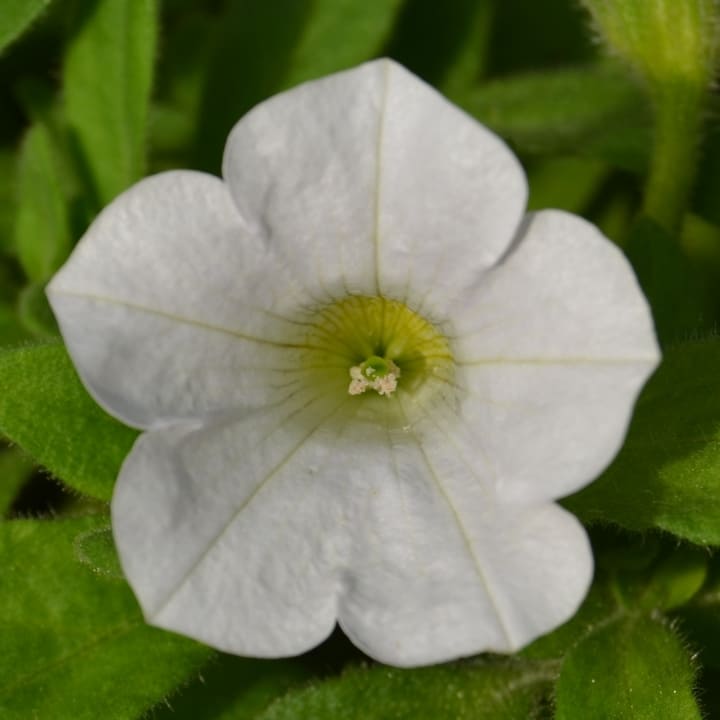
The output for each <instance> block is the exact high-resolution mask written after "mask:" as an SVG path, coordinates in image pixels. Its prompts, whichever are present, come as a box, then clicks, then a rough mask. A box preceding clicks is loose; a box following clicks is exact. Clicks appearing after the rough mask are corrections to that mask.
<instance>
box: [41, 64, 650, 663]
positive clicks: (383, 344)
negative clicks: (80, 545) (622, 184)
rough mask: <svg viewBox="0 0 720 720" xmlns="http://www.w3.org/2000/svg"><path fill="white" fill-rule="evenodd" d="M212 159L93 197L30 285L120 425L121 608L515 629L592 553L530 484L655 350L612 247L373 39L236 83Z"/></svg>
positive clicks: (356, 627)
mask: <svg viewBox="0 0 720 720" xmlns="http://www.w3.org/2000/svg"><path fill="white" fill-rule="evenodd" d="M223 177H224V179H223V180H221V179H218V178H216V177H213V176H211V175H207V174H204V173H199V172H191V171H171V172H165V173H162V174H159V175H156V176H154V177H150V178H147V179H145V180H143V181H142V182H139V183H138V184H137V185H135V186H134V187H132V188H130V189H129V190H128V191H127V192H125V193H124V194H122V195H121V196H120V197H118V198H117V199H116V200H115V201H114V202H113V203H112V204H111V205H110V206H109V207H107V208H106V209H105V210H104V211H103V212H102V213H101V214H100V216H99V217H98V218H97V219H96V221H95V222H94V223H93V225H92V226H91V227H90V229H89V230H88V231H87V234H86V235H85V237H84V238H83V239H82V240H81V242H80V243H79V245H78V247H77V249H76V250H75V252H74V253H73V255H72V257H71V258H70V260H69V261H68V262H67V264H66V265H65V266H64V267H63V268H62V269H61V270H60V272H59V273H58V274H57V276H56V277H55V278H54V279H53V281H52V283H51V284H50V286H49V289H48V294H49V298H50V301H51V303H52V307H53V309H54V311H55V313H56V315H57V317H58V320H59V323H60V326H61V329H62V333H63V336H64V338H65V340H66V343H67V346H68V348H69V351H70V353H71V355H72V357H73V359H74V361H75V363H76V365H77V368H78V371H79V374H80V376H81V377H82V379H83V381H84V383H85V384H86V386H87V388H88V390H89V391H90V393H91V394H92V395H93V396H94V397H95V398H96V400H97V401H98V402H99V403H100V404H101V405H102V406H103V407H105V408H106V409H107V410H108V411H109V412H110V413H112V414H113V415H115V416H116V417H118V418H120V419H121V420H123V421H124V422H126V423H128V424H129V425H132V426H134V427H137V428H141V429H142V430H144V431H145V432H144V433H143V434H142V435H141V436H140V437H139V439H138V441H137V442H136V444H135V446H134V448H133V450H132V452H131V453H130V455H129V456H128V457H127V459H126V460H125V463H124V464H123V467H122V470H121V472H120V476H119V478H118V481H117V486H116V490H115V495H114V498H113V502H112V522H113V530H114V535H115V540H116V543H117V546H118V550H119V553H120V558H121V561H122V565H123V568H124V571H125V573H126V576H127V578H128V580H129V582H130V584H131V586H132V587H133V589H134V591H135V593H136V595H137V597H138V599H139V602H140V604H141V606H142V608H143V611H144V613H145V617H146V618H147V621H148V622H150V623H152V624H154V625H157V626H160V627H163V628H167V629H170V630H174V631H177V632H180V633H183V634H186V635H189V636H191V637H194V638H197V639H199V640H201V641H203V642H205V643H208V644H210V645H213V646H215V647H217V648H219V649H222V650H225V651H229V652H233V653H238V654H242V655H252V656H260V657H278V656H285V655H292V654H296V653H301V652H303V651H305V650H307V649H309V648H311V647H313V646H314V645H316V644H317V643H319V642H321V641H322V640H323V639H324V638H325V637H326V636H327V635H328V634H329V633H330V632H331V631H332V630H333V628H334V627H335V624H336V623H338V624H339V625H340V626H341V627H342V629H343V630H344V632H345V633H346V634H347V635H348V636H349V637H350V639H351V640H352V641H353V642H354V643H355V644H356V645H357V646H358V647H360V648H361V649H363V650H364V651H365V652H366V653H368V654H369V655H371V656H372V657H374V658H377V659H379V660H381V661H384V662H387V663H392V664H395V665H400V666H411V665H421V664H427V663H434V662H439V661H444V660H448V659H451V658H457V657H461V656H465V655H469V654H474V653H477V652H480V651H483V650H492V651H500V652H506V651H513V650H515V649H517V648H520V647H521V646H523V645H525V644H526V643H528V642H529V641H530V640H532V639H533V638H535V637H536V636H538V635H540V634H542V633H545V632H547V631H549V630H550V629H552V628H553V627H555V626H557V625H558V624H560V623H562V622H563V621H565V620H566V619H567V618H569V617H570V616H571V615H572V614H573V613H574V612H575V610H576V609H577V607H578V605H579V604H580V602H581V601H582V599H583V597H584V595H585V593H586V590H587V588H588V585H589V583H590V580H591V576H592V567H593V563H592V554H591V551H590V548H589V543H588V540H587V536H586V534H585V531H584V530H583V528H582V526H581V525H580V523H579V522H578V521H577V520H576V519H575V518H574V517H573V516H572V515H570V514H569V513H568V512H566V511H565V510H563V509H562V508H560V507H559V506H558V505H556V504H555V503H554V502H553V500H555V499H557V498H559V497H562V496H564V495H567V494H568V493H571V492H572V491H574V490H576V489H578V488H580V487H581V486H583V485H585V484H586V483H588V482H590V481H591V480H592V479H593V478H594V477H595V476H597V474H598V473H599V472H600V471H601V470H602V469H603V468H604V467H605V466H606V465H607V463H608V462H609V461H610V460H611V459H612V457H613V455H614V454H615V453H616V452H617V450H618V448H619V446H620V444H621V442H622V439H623V436H624V433H625V430H626V427H627V424H628V421H629V417H630V414H631V411H632V406H633V403H634V401H635V398H636V396H637V394H638V392H639V390H640V388H641V386H642V384H643V383H644V381H645V380H646V379H647V377H648V376H649V374H650V373H651V372H652V371H653V369H654V368H655V366H656V364H657V362H658V357H659V355H658V349H657V344H656V341H655V337H654V332H653V327H652V321H651V319H650V314H649V311H648V306H647V304H646V301H645V299H644V298H643V296H642V294H641V292H640V291H639V289H638V285H637V282H636V280H635V277H634V275H633V273H632V271H631V269H630V267H629V265H628V263H627V262H626V260H625V259H624V257H623V255H622V254H621V252H620V251H619V250H618V249H617V248H616V247H615V246H613V245H612V244H611V243H610V242H609V241H608V240H607V239H605V238H604V237H603V236H602V235H601V234H600V232H599V231H598V230H597V229H596V228H595V227H593V226H592V225H590V224H589V223H587V222H586V221H584V220H582V219H581V218H579V217H575V216H573V215H570V214H567V213H564V212H560V211H555V210H548V211H544V212H539V213H534V214H529V215H525V214H524V210H525V203H526V196H527V186H526V180H525V176H524V173H523V171H522V168H521V166H520V165H519V163H518V161H517V160H516V159H515V157H514V156H513V154H512V153H511V152H510V151H509V150H508V148H507V147H506V146H505V145H504V144H503V142H502V141H501V140H500V139H498V138H497V137H496V136H495V135H494V134H492V133H491V132H490V131H488V130H487V129H486V128H484V127H483V126H481V125H479V124H478V123H477V122H475V121H474V120H473V119H471V118H470V117H468V116H467V115H465V114H464V113H463V112H461V111H460V110H458V109H457V108H455V107H454V106H452V105H451V104H450V103H448V102H447V101H446V100H445V99H443V98H442V97H441V96H440V95H439V94H438V93H437V92H436V91H435V90H433V89H432V88H430V87H429V86H428V85H426V84H425V83H424V82H422V81H421V80H419V79H418V78H416V77H415V76H413V75H412V74H410V73H409V72H408V71H406V70H405V69H403V68H402V67H400V66H398V65H397V64H395V63H393V62H391V61H388V60H381V61H376V62H371V63H368V64H365V65H362V66H360V67H358V68H356V69H353V70H350V71H347V72H343V73H339V74H337V75H333V76H330V77H326V78H324V79H321V80H318V81H315V82H310V83H307V84H305V85H302V86H300V87H297V88H295V89H293V90H291V91H289V92H286V93H283V94H281V95H278V96H276V97H274V98H271V99H270V100H268V101H266V102H264V103H262V104H261V105H259V106H257V107H256V108H255V109H253V110H252V111H251V112H249V113H248V114H247V115H246V116H245V117H244V118H242V119H241V120H240V121H239V122H238V124H237V125H236V126H235V128H234V129H233V131H232V132H231V134H230V137H229V139H228V142H227V146H226V149H225V155H224V160H223Z"/></svg>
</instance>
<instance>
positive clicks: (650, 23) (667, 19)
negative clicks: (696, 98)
mask: <svg viewBox="0 0 720 720" xmlns="http://www.w3.org/2000/svg"><path fill="white" fill-rule="evenodd" d="M583 2H584V4H585V5H586V7H587V8H588V9H589V10H590V13H591V14H592V16H593V18H594V19H595V22H596V24H597V27H598V30H599V32H600V34H601V35H602V37H603V38H604V39H605V40H606V41H607V44H608V45H609V46H610V48H611V50H612V51H613V52H615V53H617V54H618V55H619V56H620V57H622V58H623V59H625V60H626V61H627V62H629V63H630V64H631V65H632V66H633V67H635V68H636V70H637V71H638V72H639V73H640V74H641V75H642V76H643V77H644V78H645V79H646V80H648V82H650V84H651V85H659V84H665V83H669V82H672V83H680V84H683V85H687V84H689V85H695V86H698V85H699V86H701V87H703V88H704V87H706V86H707V85H708V84H709V83H710V81H711V80H712V77H713V74H714V71H715V62H716V58H717V47H718V2H717V0H583Z"/></svg>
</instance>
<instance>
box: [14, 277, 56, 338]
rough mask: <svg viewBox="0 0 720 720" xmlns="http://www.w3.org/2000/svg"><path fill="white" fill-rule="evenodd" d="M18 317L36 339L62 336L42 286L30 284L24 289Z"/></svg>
mask: <svg viewBox="0 0 720 720" xmlns="http://www.w3.org/2000/svg"><path fill="white" fill-rule="evenodd" d="M17 315H18V319H19V320H20V322H21V323H22V326H23V328H24V329H25V330H26V331H27V332H28V333H29V334H30V335H31V336H33V337H35V338H36V339H49V338H56V337H57V336H58V335H59V334H60V331H59V330H58V326H57V321H56V320H55V316H54V315H53V312H52V310H51V309H50V303H48V300H47V296H46V295H45V286H44V285H42V284H39V283H30V284H29V285H26V286H25V287H24V288H23V289H22V291H21V292H20V294H19V295H18V302H17Z"/></svg>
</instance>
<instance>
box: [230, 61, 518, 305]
mask: <svg viewBox="0 0 720 720" xmlns="http://www.w3.org/2000/svg"><path fill="white" fill-rule="evenodd" d="M223 175H224V177H225V179H226V180H227V182H228V183H229V185H230V187H231V189H232V193H233V196H234V198H235V200H236V202H237V204H238V207H239V208H240V209H241V213H242V215H243V216H244V217H246V218H247V219H248V220H249V221H250V222H251V223H252V224H253V226H254V227H256V228H257V230H258V232H263V233H264V234H265V235H266V237H267V239H268V243H269V244H270V246H271V247H273V248H274V249H275V250H276V252H277V254H278V255H281V256H282V257H285V258H286V260H287V264H288V266H289V267H291V268H293V271H295V272H297V273H298V276H299V278H300V282H302V283H304V284H305V286H306V287H307V288H308V289H309V290H312V291H313V292H314V291H315V288H320V290H321V293H322V295H321V296H325V297H339V296H343V295H345V294H348V293H354V294H364V295H377V294H382V295H386V296H389V297H394V298H397V299H402V300H406V301H407V302H409V303H410V304H412V305H413V306H414V307H416V308H417V309H419V310H422V311H424V312H425V313H427V314H430V315H435V314H438V315H439V314H442V313H443V311H445V310H446V309H447V305H448V303H449V298H450V297H454V296H455V295H457V293H458V292H459V291H460V290H461V289H463V288H465V287H467V286H468V285H470V284H471V283H472V282H473V281H474V280H475V278H476V277H477V274H478V273H479V272H480V271H482V270H483V269H484V268H487V267H489V266H491V265H492V264H493V263H494V262H495V261H496V260H497V259H498V258H499V257H500V255H501V254H502V253H503V252H504V251H505V250H506V248H507V246H508V245H509V243H510V242H511V240H512V238H513V236H514V233H515V231H516V229H517V227H518V225H519V223H520V221H521V219H522V213H523V211H524V208H525V202H526V198H527V185H526V180H525V175H524V172H523V170H522V168H521V166H520V164H519V163H518V161H517V159H516V158H515V156H514V155H513V154H512V153H511V152H510V150H509V149H508V148H507V147H506V146H505V144H504V143H503V142H502V141H501V140H500V139H499V138H498V137H496V136H495V135H494V134H493V133H491V132H490V131H489V130H487V129H486V128H485V127H483V126H482V125H480V124H479V123H477V122H476V121H475V120H473V119H472V118H470V117H469V116H468V115H466V114H465V113H463V112H462V111H461V110H459V109H458V108H456V107H455V106H453V105H452V104H451V103H449V102H448V101H447V100H445V99H444V98H443V97H442V96H441V95H440V94H439V93H437V92H436V91H435V90H434V89H432V88H431V87H430V86H428V85H427V84H426V83H424V82H423V81H422V80H420V79H419V78H417V77H416V76H414V75H412V74H411V73H410V72H408V71H407V70H405V69H404V68H402V67H401V66H400V65H398V64H396V63H394V62H392V61H390V60H378V61H374V62H370V63H367V64H365V65H361V66H360V67H358V68H356V69H353V70H349V71H346V72H342V73H338V74H336V75H332V76H329V77H326V78H323V79H321V80H317V81H314V82H310V83H306V84H304V85H301V86H299V87H297V88H295V89H293V90H290V91H288V92H286V93H283V94H281V95H278V96H276V97H274V98H271V99H270V100H268V101H266V102H264V103H262V104H261V105H259V106H257V107H256V108H254V109H253V110H251V111H250V112H249V113H248V114H247V115H246V116H245V117H244V118H242V119H241V120H240V121H239V122H238V124H237V125H236V126H235V128H234V129H233V131H232V132H231V134H230V137H229V139H228V143H227V146H226V149H225V156H224V160H223Z"/></svg>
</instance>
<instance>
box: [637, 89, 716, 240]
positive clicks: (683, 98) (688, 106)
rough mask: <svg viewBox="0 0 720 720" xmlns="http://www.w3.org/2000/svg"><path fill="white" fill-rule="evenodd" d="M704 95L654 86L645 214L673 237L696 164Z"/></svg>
mask: <svg viewBox="0 0 720 720" xmlns="http://www.w3.org/2000/svg"><path fill="white" fill-rule="evenodd" d="M704 98H705V92H704V91H703V90H702V89H698V88H697V87H692V86H691V85H689V84H686V83H667V84H659V85H658V86H656V92H655V93H654V100H655V136H654V140H653V150H652V156H651V159H650V175H649V178H648V182H647V186H646V188H645V198H644V203H643V208H644V210H645V213H646V214H647V215H649V216H650V217H651V218H653V219H654V220H655V221H656V222H658V223H659V224H660V225H661V226H662V227H663V228H665V229H666V230H667V231H668V232H669V233H671V234H672V235H677V233H678V232H679V231H680V229H681V226H682V221H683V217H684V215H685V211H686V209H687V205H688V202H689V199H690V191H691V190H692V186H693V182H694V180H695V172H696V170H697V163H698V148H699V145H700V141H699V137H700V133H701V129H702V118H703V112H704Z"/></svg>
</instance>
